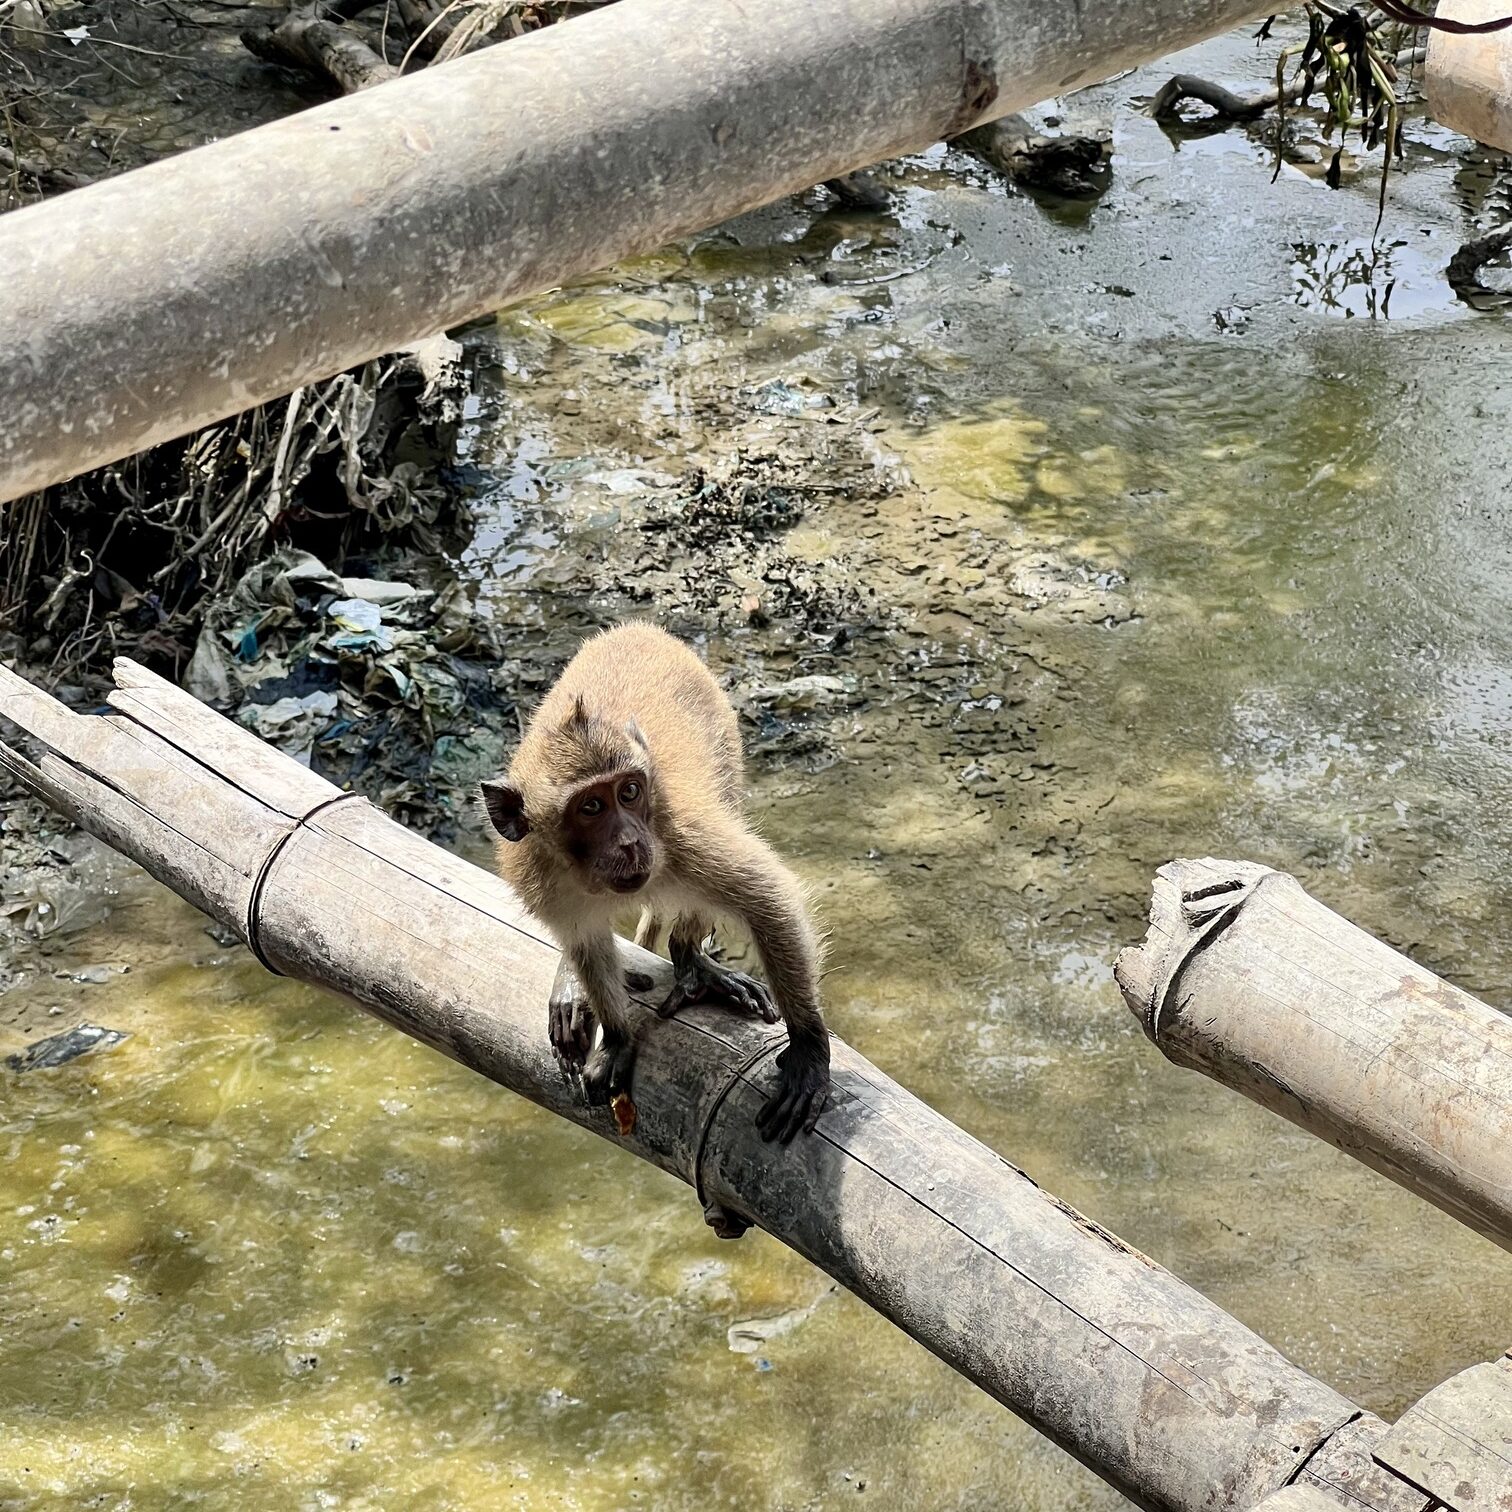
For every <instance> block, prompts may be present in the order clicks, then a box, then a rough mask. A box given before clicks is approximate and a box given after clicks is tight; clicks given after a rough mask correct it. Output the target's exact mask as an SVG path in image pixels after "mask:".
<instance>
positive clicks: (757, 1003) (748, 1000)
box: [656, 950, 781, 1024]
mask: <svg viewBox="0 0 1512 1512" xmlns="http://www.w3.org/2000/svg"><path fill="white" fill-rule="evenodd" d="M690 1003H728V1004H729V1006H730V1007H731V1008H736V1009H739V1010H740V1011H741V1012H743V1013H750V1014H753V1015H755V1016H756V1017H757V1018H762V1019H765V1020H766V1021H767V1023H769V1024H775V1023H776V1022H777V1020H778V1019H779V1018H780V1017H781V1014H779V1013H778V1012H777V1005H776V1004H775V1003H774V1002H773V1001H772V994H771V993H770V992H769V991H767V986H766V983H765V982H758V981H757V980H756V978H755V977H753V976H747V975H746V974H745V972H743V971H731V970H729V969H728V968H727V967H724V966H721V965H719V964H718V963H717V962H715V961H711V960H710V959H709V958H708V956H706V955H705V954H704V953H703V952H702V951H701V950H699V951H695V952H694V953H693V957H692V959H691V960H690V961H689V962H688V964H687V965H686V966H685V967H684V969H683V970H682V971H680V972H679V973H678V975H677V980H676V981H675V982H674V983H673V984H672V991H671V992H669V993H668V994H667V1000H666V1002H664V1003H663V1004H662V1005H661V1007H660V1008H658V1009H657V1010H656V1011H657V1012H658V1013H659V1014H661V1016H662V1017H663V1018H671V1017H672V1015H673V1014H674V1013H676V1012H677V1010H678V1009H679V1008H686V1007H687V1006H688V1005H689V1004H690Z"/></svg>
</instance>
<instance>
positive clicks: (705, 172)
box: [0, 0, 1267, 501]
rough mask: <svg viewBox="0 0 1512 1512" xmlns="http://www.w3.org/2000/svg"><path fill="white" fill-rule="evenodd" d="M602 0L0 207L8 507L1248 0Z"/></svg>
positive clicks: (976, 115) (1252, 0) (1035, 95)
mask: <svg viewBox="0 0 1512 1512" xmlns="http://www.w3.org/2000/svg"><path fill="white" fill-rule="evenodd" d="M1266 10H1267V4H1266V0H1087V3H1086V4H1081V3H1077V4H1049V3H1046V0H823V3H822V4H815V3H812V0H775V3H768V4H760V5H757V4H751V3H749V0H621V3H619V4H617V5H612V6H607V7H605V8H604V9H603V10H601V11H598V12H595V13H594V14H591V15H586V16H580V17H578V18H576V19H574V20H571V21H568V22H565V23H562V24H559V25H557V26H552V27H548V28H545V29H543V30H541V31H538V32H534V33H531V34H530V35H528V36H524V37H520V38H517V39H515V40H514V41H511V42H508V43H505V44H503V45H500V46H495V47H491V48H486V49H484V50H483V51H480V52H478V53H475V54H472V55H470V56H468V57H464V58H459V59H457V60H455V61H453V62H450V63H445V64H442V65H439V66H437V67H434V68H427V69H424V70H423V71H421V72H420V73H417V74H414V75H412V76H406V77H404V78H402V79H399V80H396V81H394V82H392V83H387V84H383V85H382V86H381V87H379V88H376V89H370V90H364V91H363V92H362V93H360V94H357V95H352V96H349V97H347V98H344V99H341V100H336V101H333V102H332V103H330V104H328V105H323V106H320V107H318V108H316V109H314V110H306V111H302V112H300V113H299V114H298V115H295V116H291V117H289V118H288V119H287V120H283V121H277V122H274V123H272V124H270V125H266V126H260V127H257V128H256V129H254V130H252V131H248V132H244V133H243V134H241V135H239V136H236V137H232V138H229V139H227V140H226V141H223V142H218V143H215V144H213V145H211V146H207V147H201V148H197V149H195V150H194V151H191V152H186V153H183V154H181V155H179V156H177V157H174V158H170V159H168V160H166V161H164V162H161V163H156V164H153V165H152V166H150V167H147V168H141V169H137V170H136V171H134V172H131V173H126V174H122V175H121V176H120V177H118V178H114V179H110V180H108V181H106V182H103V183H99V184H95V185H92V186H91V187H89V188H87V189H82V190H78V191H76V192H74V193H71V194H67V195H63V196H61V197H60V198H57V199H54V200H51V201H48V202H46V203H43V204H39V205H35V206H30V207H28V208H26V209H23V210H18V211H13V212H12V213H11V214H9V215H7V216H5V217H3V218H0V286H3V289H4V297H3V298H0V416H3V417H4V424H3V425H0V501H4V500H6V499H13V498H17V497H19V496H20V495H22V494H25V493H28V492H31V491H32V490H34V489H38V488H42V487H45V486H46V485H48V484H51V483H56V482H58V481H60V480H61V479H63V478H67V477H70V476H72V475H73V474H75V473H78V472H83V471H85V470H86V469H88V468H91V467H97V466H100V465H102V464H104V463H106V462H110V461H113V460H115V459H117V458H120V457H123V456H127V455H129V454H131V453H133V452H137V451H140V450H142V449H143V448H145V447H147V446H150V445H152V444H153V443H155V442H159V441H166V440H168V439H170V438H171V437H173V436H179V435H184V434H186V433H187V432H189V431H192V430H195V429H197V428H199V427H200V426H204V425H208V424H211V423H212V422H214V421H216V420H220V419H223V418H224V417H225V416H227V415H230V414H234V413H236V412H237V411H239V410H243V409H246V408H248V407H249V406H251V405H254V404H260V403H263V402H265V401H267V400H269V399H274V398H277V397H278V396H279V395H281V394H286V393H289V392H291V391H292V390H293V389H295V388H297V387H299V386H300V385H301V384H308V383H314V382H318V381H320V380H322V379H325V378H329V377H330V376H331V375H333V374H335V373H338V372H341V371H342V370H343V369H345V368H348V367H352V366H354V365H356V364H357V363H360V362H364V361H366V360H368V359H369V358H373V357H378V356H381V355H383V354H384V353H387V352H393V351H397V350H399V349H400V348H402V347H405V346H408V345H410V344H412V343H413V342H415V341H418V340H420V339H422V338H424V337H426V336H429V335H432V334H433V333H435V332H437V331H439V330H442V329H444V328H447V327H450V326H455V325H457V324H459V323H460V322H462V321H465V320H469V319H473V318H475V317H477V316H480V315H486V314H489V313H491V312H492V311H494V310H497V309H498V308H500V307H501V306H502V305H504V304H506V303H508V302H509V301H511V300H514V299H519V298H521V297H522V296H524V295H528V294H531V293H535V292H538V291H540V290H542V289H545V288H550V287H552V286H553V285H556V284H559V283H562V282H564V281H565V280H567V279H570V278H572V277H574V276H576V275H578V274H581V273H584V272H587V271H589V270H591V269H594V268H601V267H605V266H607V265H608V264H610V263H612V262H615V261H617V260H618V259H620V258H623V257H626V256H630V255H632V254H636V253H640V252H647V251H650V250H653V249H654V248H656V247H658V246H661V245H662V244H663V243H664V242H666V241H667V240H668V239H669V238H670V237H673V236H678V235H681V234H684V233H686V232H689V231H694V230H697V229H699V228H701V227H704V226H710V225H714V224H716V223H718V222H720V221H723V220H727V219H728V218H729V217H731V216H733V215H737V214H740V213H741V212H743V211H746V210H750V209H753V208H754V207H755V206H757V205H763V204H766V203H768V202H769V201H771V200H774V199H776V198H778V197H780V196H781V195H783V194H787V193H790V192H792V191H794V190H797V189H803V188H806V187H807V186H809V185H811V184H816V183H818V182H820V181H821V180H824V179H829V178H833V177H835V176H837V175H840V174H844V173H846V172H848V171H850V170H852V169H855V168H859V167H864V166H865V165H867V164H869V163H875V162H879V161H881V160H882V159H884V158H887V157H891V156H895V155H896V154H898V153H900V152H906V151H913V150H916V149H919V148H921V147H924V146H927V145H928V144H929V143H931V142H934V141H937V140H939V139H940V138H941V137H945V136H951V135H954V134H956V133H958V132H961V131H964V130H965V129H966V128H967V127H969V126H973V125H975V124H977V123H978V122H979V121H984V120H990V119H992V118H994V117H996V116H1000V115H1004V114H1006V113H1007V112H1009V111H1012V110H1017V109H1020V108H1022V107H1023V106H1025V105H1029V104H1032V103H1033V102H1034V101H1036V100H1039V99H1043V98H1044V97H1046V96H1048V95H1053V94H1056V93H1058V92H1060V91H1063V90H1066V89H1069V88H1072V87H1073V86H1075V85H1079V84H1085V83H1088V82H1091V81H1092V80H1095V79H1098V78H1103V77H1106V76H1107V75H1109V74H1111V73H1115V72H1117V71H1118V70H1119V69H1121V68H1125V67H1129V66H1132V65H1134V64H1137V63H1141V62H1145V61H1147V60H1149V59H1151V58H1155V57H1159V56H1160V55H1161V54H1163V53H1166V52H1169V51H1172V50H1173V49H1176V48H1180V47H1185V46H1187V45H1189V44H1190V43H1193V42H1197V41H1200V40H1201V39H1202V38H1204V37H1207V36H1211V35H1213V34H1214V33H1216V32H1220V31H1223V30H1225V29H1226V28H1228V27H1231V26H1236V25H1238V24H1239V23H1240V22H1242V21H1246V20H1249V19H1252V18H1254V17H1258V16H1262V15H1264V14H1265V13H1266Z"/></svg>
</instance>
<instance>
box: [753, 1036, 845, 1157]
mask: <svg viewBox="0 0 1512 1512" xmlns="http://www.w3.org/2000/svg"><path fill="white" fill-rule="evenodd" d="M829 1087H830V1049H829V1036H828V1035H827V1034H824V1033H823V1032H821V1033H820V1034H819V1035H818V1036H817V1037H816V1038H809V1037H808V1036H805V1037H803V1038H802V1039H790V1040H789V1041H788V1047H787V1049H786V1050H784V1051H782V1052H781V1053H780V1054H779V1055H778V1057H777V1090H776V1091H775V1092H774V1093H772V1095H771V1096H770V1097H769V1098H768V1099H767V1100H766V1102H765V1103H764V1104H763V1105H762V1109H761V1111H760V1112H759V1113H758V1114H757V1115H756V1128H757V1130H758V1131H759V1132H760V1134H761V1137H762V1139H763V1140H765V1141H766V1142H767V1143H768V1144H770V1143H771V1142H772V1141H773V1140H774V1139H776V1140H779V1141H780V1142H781V1143H783V1144H787V1143H788V1142H789V1141H790V1140H791V1139H792V1137H793V1135H795V1134H796V1133H797V1132H798V1131H799V1129H802V1130H803V1131H804V1133H805V1134H812V1133H813V1132H814V1125H815V1124H816V1123H818V1122H819V1115H820V1114H821V1113H822V1112H823V1111H824V1104H825V1102H826V1101H827V1100H828V1098H829Z"/></svg>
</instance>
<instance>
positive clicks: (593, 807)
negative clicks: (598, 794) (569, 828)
mask: <svg viewBox="0 0 1512 1512" xmlns="http://www.w3.org/2000/svg"><path fill="white" fill-rule="evenodd" d="M603 812H604V800H603V799H602V798H585V799H584V800H583V801H582V802H581V803H580V804H578V813H580V814H582V815H583V816H584V818H587V819H592V818H593V816H594V815H595V814H602V813H603Z"/></svg>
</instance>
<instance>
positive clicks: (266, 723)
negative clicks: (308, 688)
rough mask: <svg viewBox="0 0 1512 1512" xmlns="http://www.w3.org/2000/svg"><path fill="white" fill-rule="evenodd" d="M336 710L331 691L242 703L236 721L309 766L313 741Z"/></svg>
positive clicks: (334, 715) (335, 702)
mask: <svg viewBox="0 0 1512 1512" xmlns="http://www.w3.org/2000/svg"><path fill="white" fill-rule="evenodd" d="M336 709H337V701H336V695H335V694H334V693H319V692H317V693H307V694H305V696H304V697H303V698H280V699H277V700H275V701H274V702H273V703H269V704H257V703H249V704H243V705H242V707H241V708H240V709H239V710H238V711H237V715H236V722H237V723H238V724H239V725H243V726H244V727H245V728H247V729H249V730H253V731H255V732H256V733H257V734H258V735H260V736H261V737H262V738H263V739H264V740H266V741H267V742H268V743H269V744H270V745H275V746H277V747H278V749H279V750H280V751H284V752H287V754H288V755H290V756H292V757H293V758H294V759H295V760H296V761H298V762H300V763H301V764H302V765H304V766H309V764H310V756H311V753H312V752H313V750H314V747H315V741H316V739H317V738H318V737H319V736H320V735H321V734H322V732H323V731H324V730H325V729H326V727H327V726H328V725H329V724H330V723H331V721H332V720H333V719H334V718H335V717H336Z"/></svg>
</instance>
